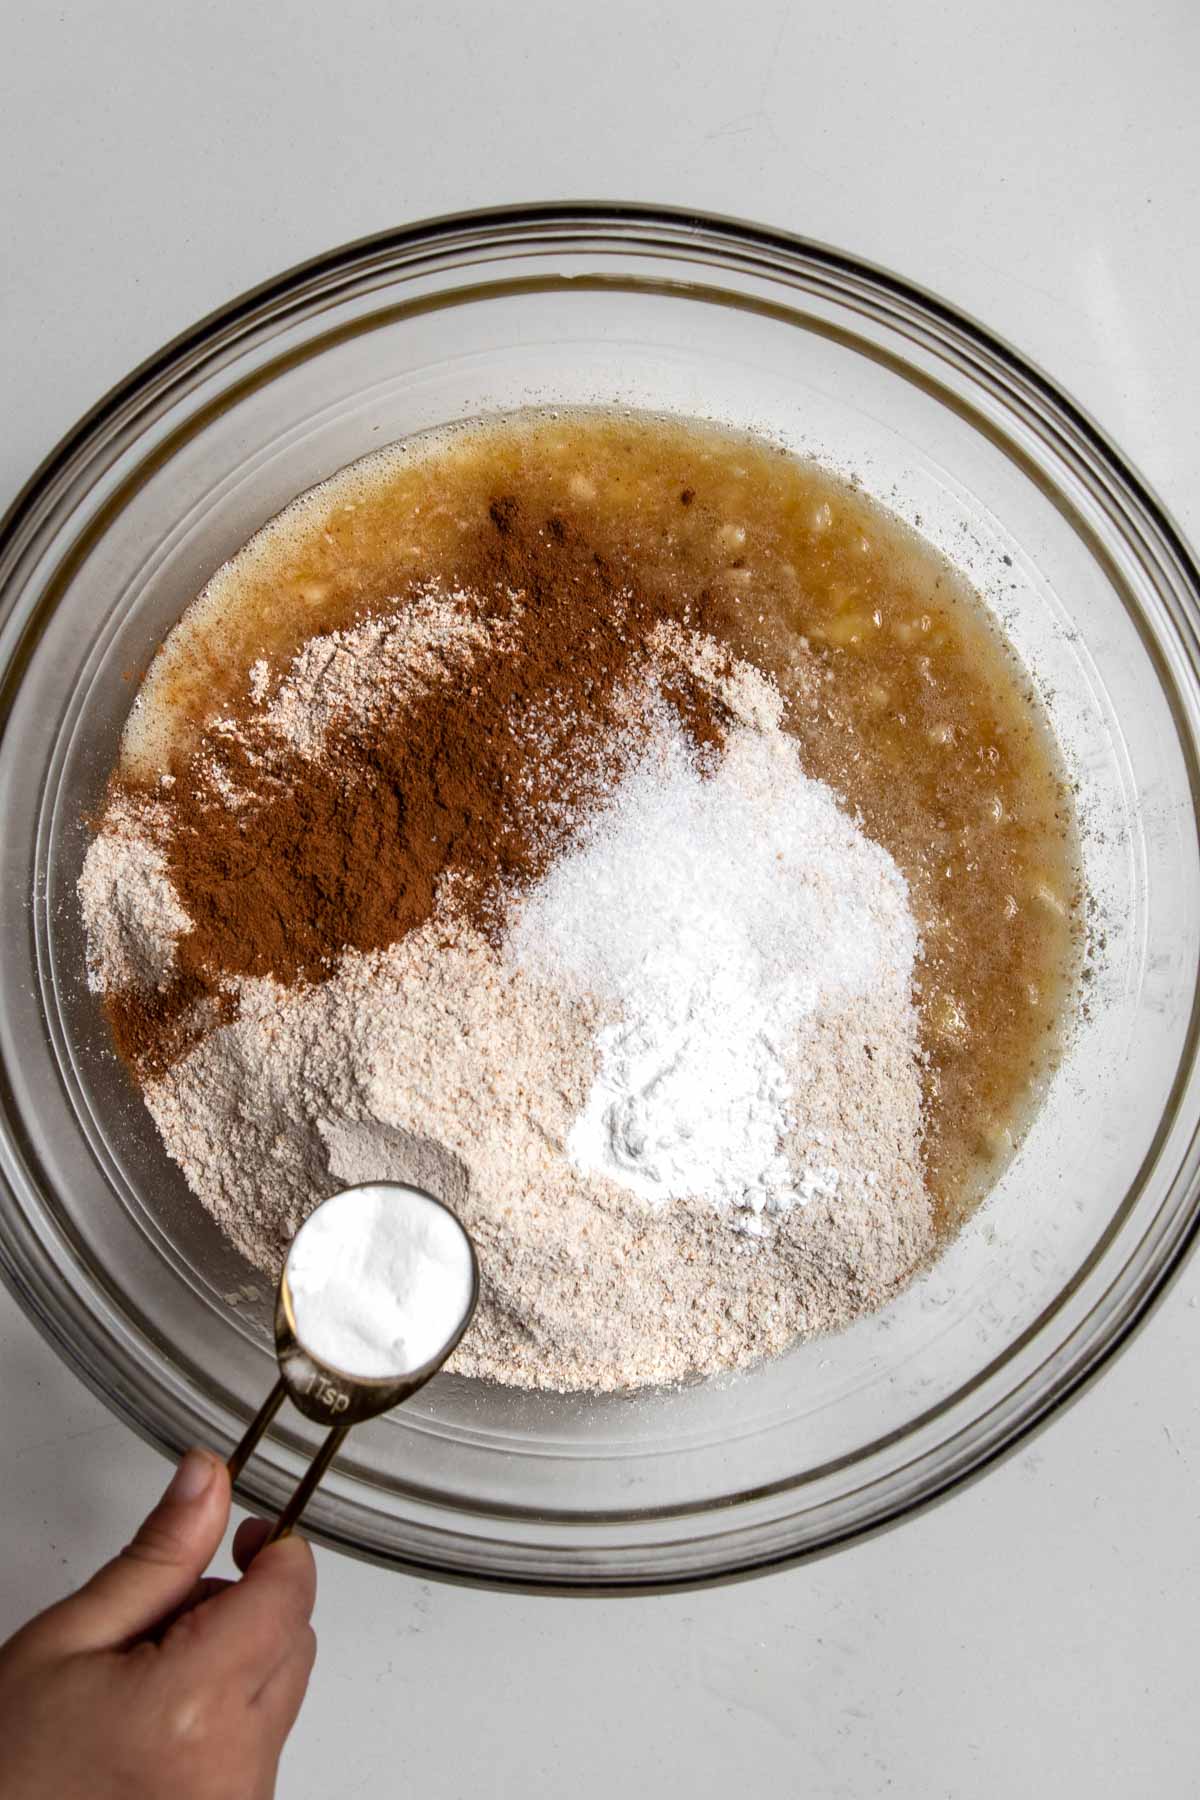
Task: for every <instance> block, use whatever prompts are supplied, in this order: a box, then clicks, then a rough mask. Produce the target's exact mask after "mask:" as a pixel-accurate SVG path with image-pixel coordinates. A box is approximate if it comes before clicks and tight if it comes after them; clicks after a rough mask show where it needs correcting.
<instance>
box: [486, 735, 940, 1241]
mask: <svg viewBox="0 0 1200 1800" xmlns="http://www.w3.org/2000/svg"><path fill="white" fill-rule="evenodd" d="M917 948H918V938H917V929H916V925H915V923H914V920H913V915H912V911H911V908H910V906H909V898H908V888H907V884H906V882H905V880H904V877H903V875H902V874H901V873H900V870H899V869H898V868H897V866H896V864H895V862H894V861H893V860H892V858H891V857H890V856H889V855H888V853H887V852H886V851H885V850H883V849H882V848H881V847H880V846H879V845H878V844H876V843H874V842H872V840H871V839H870V838H868V837H867V836H866V834H865V832H863V831H862V830H861V828H860V827H859V826H858V825H857V824H856V823H855V821H854V820H853V819H852V818H851V817H850V816H849V815H848V814H847V813H846V812H845V811H844V810H843V808H842V807H841V806H840V805H839V803H838V800H837V798H836V796H835V795H834V793H833V792H832V790H831V789H830V788H828V787H826V786H825V785H824V784H823V783H822V782H819V781H815V780H813V779H812V778H811V777H810V776H808V775H806V774H805V772H804V770H803V768H802V767H801V765H800V758H799V754H798V751H797V748H796V746H795V744H794V743H793V741H792V740H791V739H790V738H788V737H787V736H786V735H785V734H784V733H783V732H781V731H779V730H774V731H768V732H764V731H752V730H738V731H735V732H733V733H731V735H730V738H729V741H728V745H727V748H726V750H725V754H724V755H723V757H722V758H721V761H720V763H719V765H718V766H717V767H716V768H715V769H714V768H712V767H711V766H702V765H701V763H700V761H699V760H698V758H697V754H696V752H695V751H694V750H693V748H692V747H691V745H690V744H689V742H688V740H687V739H686V738H685V737H684V735H683V733H682V731H681V730H680V729H679V728H678V727H677V726H664V728H663V729H662V730H661V732H660V733H659V735H658V737H657V739H656V741H655V742H654V743H653V744H652V746H651V748H650V749H649V751H648V752H647V754H646V755H645V756H644V757H643V758H642V759H641V760H640V761H639V762H638V763H637V764H636V766H635V767H634V768H632V769H631V770H630V771H629V773H628V774H627V775H626V776H625V778H624V779H623V780H622V781H621V782H620V783H619V784H618V786H617V788H616V790H615V792H614V793H613V795H612V796H611V798H610V800H609V802H608V803H607V804H606V806H605V807H604V809H603V811H602V812H601V813H600V814H599V815H598V816H597V817H595V818H594V819H593V820H592V821H591V822H590V823H589V824H588V826H587V827H586V828H585V830H584V831H583V833H582V834H581V836H580V837H579V839H578V841H577V842H576V845H575V846H574V848H573V849H572V850H571V851H569V852H568V853H567V854H566V855H565V856H563V857H561V858H560V859H559V860H558V861H557V862H556V863H555V864H554V865H553V866H552V867H551V869H550V870H549V871H548V873H547V874H546V876H545V878H544V879H543V880H542V881H541V882H540V883H539V884H538V886H537V887H536V888H535V889H534V891H533V892H532V893H530V894H529V895H528V896H527V897H526V898H525V900H524V901H523V902H522V903H521V904H520V906H519V908H518V909H517V911H516V913H515V916H514V918H513V921H512V926H511V930H510V934H509V940H508V953H509V954H510V955H511V956H512V957H513V958H514V959H515V960H516V961H517V962H518V964H520V965H521V966H522V967H524V968H527V969H529V970H530V971H531V972H532V973H534V974H536V975H538V976H540V977H541V978H542V979H543V980H550V981H556V982H559V983H561V984H562V985H563V986H564V987H565V988H566V989H567V990H568V991H569V992H570V991H574V992H577V993H587V994H590V995H592V996H593V997H594V998H595V999H596V1000H598V1001H599V1002H600V1004H601V1006H602V1007H603V1008H604V1009H605V1010H606V1012H607V1015H608V1018H609V1020H610V1023H608V1024H607V1025H605V1026H604V1028H603V1029H602V1030H601V1031H600V1033H599V1035H598V1038H597V1050H598V1053H599V1056H598V1064H599V1066H598V1071H597V1074H596V1078H595V1081H594V1083H593V1085H592V1089H591V1093H590V1094H589V1096H588V1100H587V1103H586V1106H585V1107H584V1109H583V1111H582V1113H581V1114H580V1115H579V1117H578V1118H577V1120H576V1122H575V1125H574V1127H573V1129H572V1131H571V1134H570V1138H569V1140H568V1150H569V1153H570V1155H571V1157H572V1160H573V1161H574V1162H575V1163H576V1165H577V1166H578V1167H579V1168H580V1169H583V1170H586V1171H590V1172H592V1173H595V1174H599V1175H605V1176H607V1177H609V1179H611V1180H614V1181H618V1182H621V1183H622V1184H624V1185H625V1186H626V1187H629V1188H632V1189H633V1190H634V1191H635V1192H636V1193H638V1194H640V1195H642V1196H643V1198H644V1199H646V1200H649V1201H651V1202H654V1203H663V1202H666V1201H669V1200H676V1199H686V1198H706V1199H708V1200H710V1201H712V1202H713V1204H715V1205H716V1206H717V1207H719V1208H722V1209H724V1208H726V1207H729V1208H734V1209H737V1210H738V1211H739V1212H741V1213H742V1214H749V1215H751V1216H752V1217H758V1216H760V1215H762V1214H763V1213H764V1212H765V1213H767V1214H777V1213H781V1212H786V1211H787V1210H788V1209H789V1208H790V1207H791V1206H793V1205H796V1204H800V1205H803V1204H805V1203H806V1202H807V1201H808V1200H810V1199H811V1198H812V1197H813V1194H812V1192H811V1182H810V1183H808V1184H807V1185H806V1183H805V1182H804V1181H803V1180H802V1179H798V1177H797V1172H796V1171H795V1169H794V1168H793V1167H792V1166H791V1164H790V1162H789V1159H788V1157H787V1155H786V1153H785V1146H786V1140H787V1137H788V1132H789V1129H790V1126H791V1122H792V1110H793V1076H792V1071H791V1068H790V1053H791V1050H792V1046H793V1044H794V1043H795V1041H796V1037H797V1033H798V1031H799V1028H800V1027H801V1025H802V1024H803V1023H804V1021H805V1020H806V1019H809V1018H811V1017H813V1016H814V1015H815V1014H816V1013H817V1012H818V1011H821V1010H824V1011H827V1012H830V1013H838V1012H841V1011H844V1010H845V1008H846V1006H847V1004H848V1003H850V1002H852V1001H853V1000H854V999H855V998H857V997H858V996H861V995H866V994H870V993H878V994H886V995H888V996H894V998H895V1002H896V1004H897V1005H898V1006H900V1007H901V1008H904V1007H906V1006H907V1005H909V1004H910V993H911V985H912V975H913V961H914V958H915V956H916V954H917Z"/></svg>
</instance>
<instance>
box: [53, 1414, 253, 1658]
mask: <svg viewBox="0 0 1200 1800" xmlns="http://www.w3.org/2000/svg"><path fill="white" fill-rule="evenodd" d="M228 1518H229V1477H228V1475H227V1474H226V1472H225V1465H224V1463H222V1462H220V1461H219V1460H218V1459H217V1457H215V1456H213V1455H212V1453H211V1452H210V1451H207V1450H189V1451H188V1453H187V1455H186V1456H185V1457H184V1459H183V1461H182V1462H181V1463H180V1465H179V1467H178V1468H177V1469H176V1471H175V1474H174V1476H173V1477H172V1479H171V1483H170V1486H169V1487H168V1488H167V1491H166V1493H165V1494H164V1495H163V1497H162V1499H161V1500H160V1501H159V1503H158V1505H157V1506H156V1507H155V1508H154V1511H153V1512H152V1513H151V1514H150V1515H149V1517H148V1518H147V1519H146V1520H145V1522H144V1524H143V1525H142V1527H141V1529H140V1530H139V1531H138V1534H137V1536H136V1537H135V1538H134V1540H133V1542H132V1543H131V1544H129V1545H128V1546H127V1547H126V1549H124V1550H122V1552H121V1554H120V1555H119V1556H117V1557H114V1558H113V1560H112V1562H110V1563H106V1564H105V1566H104V1568H102V1569H101V1570H100V1571H99V1573H98V1574H96V1575H93V1576H92V1579H91V1580H90V1581H89V1582H87V1583H86V1585H85V1586H84V1587H82V1588H80V1590H79V1592H78V1593H77V1594H72V1595H71V1596H70V1598H69V1599H67V1600H63V1601H61V1602H60V1603H59V1605H57V1606H55V1607H52V1608H51V1609H50V1611H49V1612H47V1613H44V1614H43V1615H42V1617H41V1619H40V1620H39V1621H38V1636H39V1638H40V1639H41V1641H42V1644H43V1647H52V1648H53V1649H55V1650H57V1651H58V1652H60V1653H63V1654H68V1655H69V1654H73V1653H75V1652H80V1651H86V1650H102V1649H115V1648H117V1647H119V1646H124V1645H127V1644H128V1643H130V1642H131V1640H133V1639H135V1638H139V1637H142V1636H143V1635H144V1634H145V1633H146V1632H148V1631H151V1630H152V1629H153V1628H154V1627H155V1626H157V1625H159V1624H160V1623H161V1621H162V1620H163V1619H164V1618H165V1617H166V1616H167V1615H168V1614H170V1613H172V1612H174V1611H175V1610H176V1609H177V1608H178V1607H180V1606H181V1605H182V1604H183V1603H184V1601H186V1599H187V1598H188V1595H189V1594H190V1593H191V1592H192V1589H193V1587H194V1585H195V1583H196V1582H197V1581H198V1580H199V1578H200V1576H201V1575H202V1574H203V1573H204V1570H205V1569H206V1568H207V1566H208V1564H209V1562H210V1561H211V1560H212V1558H213V1556H214V1555H215V1553H216V1551H217V1548H218V1546H219V1545H220V1542H221V1538H222V1535H223V1533H224V1531H225V1525H226V1522H227V1521H228Z"/></svg>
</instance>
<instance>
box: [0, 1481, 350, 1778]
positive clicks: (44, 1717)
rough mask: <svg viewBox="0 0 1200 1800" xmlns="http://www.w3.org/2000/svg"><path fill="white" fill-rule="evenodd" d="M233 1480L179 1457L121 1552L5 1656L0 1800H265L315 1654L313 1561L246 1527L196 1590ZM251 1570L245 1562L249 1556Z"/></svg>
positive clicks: (296, 1544)
mask: <svg viewBox="0 0 1200 1800" xmlns="http://www.w3.org/2000/svg"><path fill="white" fill-rule="evenodd" d="M228 1518H229V1477H228V1476H227V1475H226V1473H225V1468H224V1465H223V1464H222V1463H220V1462H219V1461H218V1460H217V1458H216V1457H215V1456H212V1455H210V1454H209V1453H208V1452H207V1451H202V1450H190V1451H189V1452H188V1454H187V1456H186V1457H185V1458H184V1460H183V1462H182V1463H181V1464H180V1466H179V1469H178V1470H177V1472H176V1474H175V1478H174V1480H173V1481H172V1482H171V1485H170V1487H169V1488H168V1489H167V1491H166V1493H165V1494H164V1495H163V1498H162V1500H161V1501H160V1502H159V1504H158V1506H157V1507H156V1508H155V1509H154V1511H153V1512H152V1513H151V1514H150V1517H149V1518H148V1519H147V1520H146V1523H145V1524H144V1525H143V1526H142V1528H141V1530H140V1531H139V1532H138V1534H137V1537H136V1538H135V1539H134V1541H133V1543H132V1544H131V1545H130V1546H129V1548H128V1549H127V1550H123V1551H122V1552H121V1554H120V1556H118V1557H117V1558H116V1559H115V1560H114V1561H113V1562H111V1563H109V1564H108V1565H107V1566H106V1567H105V1568H103V1569H101V1570H100V1573H99V1574H98V1575H95V1576H93V1578H92V1579H91V1581H89V1582H88V1584H87V1586H86V1587H83V1588H81V1589H80V1590H79V1592H78V1593H77V1594H72V1596H71V1597H70V1599H68V1600H63V1601H61V1602H60V1603H59V1605H57V1606H52V1607H51V1608H50V1609H49V1611H48V1612H44V1613H41V1614H39V1616H38V1617H37V1618H36V1619H33V1620H31V1621H30V1623H29V1624H28V1625H26V1626H25V1627H24V1629H23V1630H21V1631H19V1632H18V1633H17V1635H16V1636H15V1637H14V1638H10V1640H9V1641H8V1643H7V1644H5V1645H4V1646H3V1648H0V1795H2V1796H3V1800H270V1797H271V1795H273V1794H274V1792H275V1771H276V1765H277V1763H278V1761H279V1753H280V1751H281V1750H282V1749H283V1744H284V1739H285V1738H286V1737H287V1734H288V1732H289V1731H290V1730H291V1728H292V1724H293V1722H294V1721H295V1717H296V1714H297V1712H298V1711H299V1710H300V1702H301V1700H302V1699H303V1698H304V1690H305V1688H306V1687H307V1685H308V1677H309V1672H310V1671H311V1669H312V1665H313V1656H314V1654H315V1651H316V1639H315V1637H314V1636H313V1631H312V1627H311V1626H310V1624H309V1622H308V1621H309V1616H310V1614H311V1613H312V1609H313V1601H314V1598H315V1595H316V1570H315V1568H314V1565H313V1558H312V1552H311V1551H310V1550H309V1548H308V1545H307V1544H305V1543H304V1542H303V1541H302V1540H301V1539H300V1538H285V1539H284V1540H283V1541H282V1542H281V1543H278V1544H272V1545H271V1546H270V1548H269V1549H266V1550H263V1551H262V1553H261V1554H260V1555H258V1556H255V1554H254V1553H255V1551H256V1550H257V1549H258V1547H259V1545H260V1544H261V1543H262V1540H263V1538H264V1537H265V1536H266V1532H267V1527H266V1526H265V1525H261V1524H259V1523H258V1522H257V1521H252V1520H247V1521H246V1522H245V1524H243V1525H242V1527H241V1529H240V1530H239V1531H238V1534H237V1539H236V1541H235V1544H234V1556H235V1558H236V1560H237V1564H238V1567H239V1568H240V1569H243V1570H244V1571H245V1573H244V1574H243V1576H242V1579H241V1580H240V1581H233V1582H227V1581H216V1580H212V1579H209V1580H204V1581H202V1580H201V1577H202V1576H203V1574H204V1570H205V1568H206V1566H207V1564H208V1562H209V1559H210V1558H211V1557H212V1556H213V1554H214V1552H215V1551H216V1549H217V1546H218V1545H219V1544H220V1541H221V1537H222V1534H223V1532H224V1530H225V1525H226V1522H227V1520H228ZM251 1558H253V1561H252V1560H251Z"/></svg>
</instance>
